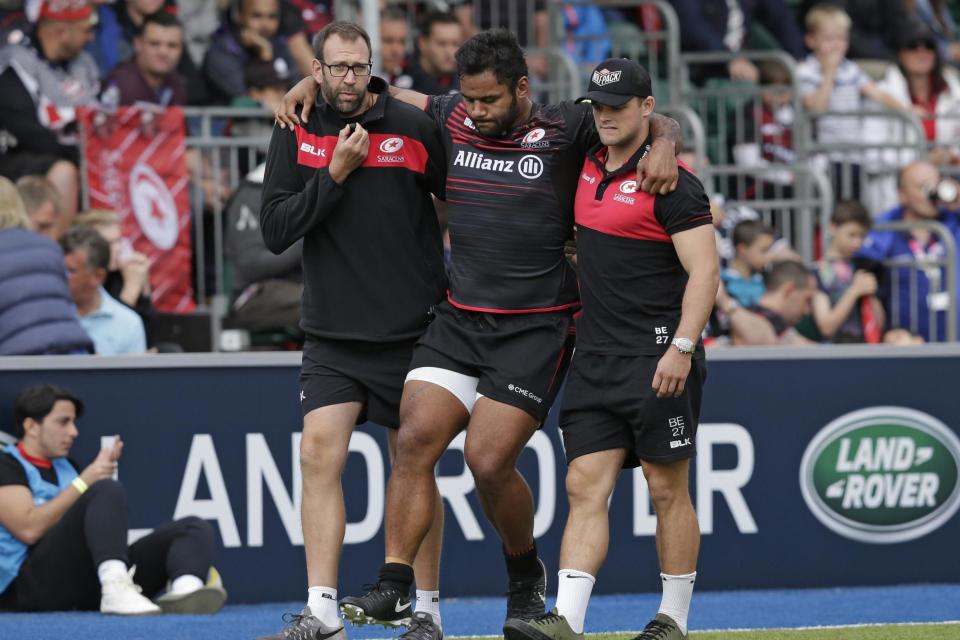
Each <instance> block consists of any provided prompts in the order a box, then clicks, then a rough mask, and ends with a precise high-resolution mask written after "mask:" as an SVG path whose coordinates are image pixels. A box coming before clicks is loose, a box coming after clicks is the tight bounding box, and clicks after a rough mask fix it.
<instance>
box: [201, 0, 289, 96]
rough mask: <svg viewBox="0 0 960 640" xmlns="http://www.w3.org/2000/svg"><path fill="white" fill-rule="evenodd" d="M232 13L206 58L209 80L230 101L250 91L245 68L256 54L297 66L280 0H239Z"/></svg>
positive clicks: (262, 57) (206, 72)
mask: <svg viewBox="0 0 960 640" xmlns="http://www.w3.org/2000/svg"><path fill="white" fill-rule="evenodd" d="M231 6H232V10H231V11H230V17H229V19H228V21H227V22H226V24H224V25H223V26H222V27H221V29H220V31H218V32H217V35H216V36H215V37H214V40H213V42H212V43H211V45H210V49H209V50H208V51H207V57H206V59H205V60H204V62H203V70H204V73H205V74H206V76H207V80H208V82H209V83H210V85H211V86H212V87H214V88H215V89H216V91H217V93H218V94H219V96H220V98H221V99H222V100H223V101H225V102H229V101H230V100H232V99H233V98H238V97H240V96H242V95H244V94H246V92H247V87H246V84H245V83H244V79H243V71H244V69H245V68H246V65H247V62H249V61H250V60H251V59H252V58H257V59H260V60H264V61H267V62H269V61H272V60H280V61H282V62H281V64H285V65H286V68H287V73H289V72H290V70H291V69H293V68H294V63H293V59H292V58H291V56H290V51H289V50H288V49H287V45H286V38H285V37H284V36H283V35H281V34H280V32H279V28H280V1H279V0H235V3H234V4H233V5H231Z"/></svg>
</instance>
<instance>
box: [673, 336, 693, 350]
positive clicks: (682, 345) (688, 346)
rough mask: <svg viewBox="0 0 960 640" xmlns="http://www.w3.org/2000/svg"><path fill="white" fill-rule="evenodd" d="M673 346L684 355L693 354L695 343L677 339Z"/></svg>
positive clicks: (687, 339)
mask: <svg viewBox="0 0 960 640" xmlns="http://www.w3.org/2000/svg"><path fill="white" fill-rule="evenodd" d="M673 344H674V345H675V346H676V347H677V349H679V350H680V351H681V352H683V353H692V352H693V341H692V340H690V339H689V338H677V339H676V340H674V341H673Z"/></svg>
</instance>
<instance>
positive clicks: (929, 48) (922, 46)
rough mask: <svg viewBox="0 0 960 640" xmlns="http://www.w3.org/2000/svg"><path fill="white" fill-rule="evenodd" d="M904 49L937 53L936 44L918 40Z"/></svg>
mask: <svg viewBox="0 0 960 640" xmlns="http://www.w3.org/2000/svg"><path fill="white" fill-rule="evenodd" d="M904 49H911V50H912V49H926V50H927V51H936V49H937V47H936V45H935V44H933V43H932V42H930V41H929V40H917V41H916V42H909V43H907V46H905V47H904Z"/></svg>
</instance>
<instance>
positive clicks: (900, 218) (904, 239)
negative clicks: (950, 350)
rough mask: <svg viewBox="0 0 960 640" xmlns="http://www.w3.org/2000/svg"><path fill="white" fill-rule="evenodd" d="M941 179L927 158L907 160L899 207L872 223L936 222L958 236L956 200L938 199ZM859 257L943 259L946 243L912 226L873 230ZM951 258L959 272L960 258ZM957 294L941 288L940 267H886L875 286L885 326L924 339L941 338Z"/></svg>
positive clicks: (899, 184)
mask: <svg viewBox="0 0 960 640" xmlns="http://www.w3.org/2000/svg"><path fill="white" fill-rule="evenodd" d="M940 181H941V176H940V171H939V170H938V169H937V167H936V166H934V165H933V164H931V163H930V162H927V161H917V162H911V163H910V164H908V165H907V166H905V167H904V168H903V169H901V170H900V173H899V174H898V175H897V196H898V197H899V199H900V204H899V206H897V207H895V208H893V209H891V210H890V211H887V212H886V213H883V214H881V215H880V216H879V217H877V219H876V220H877V222H881V223H883V222H925V221H929V222H939V223H941V224H943V225H944V226H945V227H946V228H947V230H948V231H949V232H950V233H951V234H952V235H953V236H954V238H960V222H958V215H957V209H958V208H960V202H958V201H957V200H956V199H953V200H952V201H951V202H942V201H940V200H939V196H938V188H937V187H938V185H939V184H940ZM954 191H955V190H954ZM953 195H954V197H955V193H954V194H953ZM860 255H861V256H864V257H867V258H870V259H872V260H876V261H881V262H885V261H889V260H892V259H901V260H908V261H910V262H918V263H920V262H923V261H925V260H940V259H943V258H944V256H945V255H946V247H945V245H944V243H943V242H942V241H941V240H940V238H938V237H937V235H936V234H934V233H933V232H932V231H931V230H930V229H929V228H925V227H916V228H913V229H912V230H910V231H908V232H905V231H878V230H876V229H874V230H873V231H871V232H870V234H869V235H868V236H867V239H866V241H865V242H864V244H863V248H862V249H861V250H860ZM955 259H956V260H957V268H958V270H960V256H957V257H956V258H955ZM914 284H915V285H916V286H915V287H914V286H913V285H914ZM956 295H958V292H957V291H948V290H946V278H945V273H944V270H943V269H941V268H937V267H936V266H928V267H927V268H910V267H896V268H890V272H889V273H888V276H887V277H886V278H884V279H883V282H882V283H881V288H880V299H881V300H882V301H883V304H884V309H885V310H886V315H887V318H889V324H890V326H891V327H902V328H904V329H908V330H910V331H911V332H912V333H916V334H919V335H921V336H922V337H923V339H924V340H926V341H927V342H932V341H942V340H945V339H946V335H947V334H946V320H947V317H946V315H947V314H946V311H947V308H948V306H949V303H950V296H956Z"/></svg>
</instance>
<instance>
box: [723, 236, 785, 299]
mask: <svg viewBox="0 0 960 640" xmlns="http://www.w3.org/2000/svg"><path fill="white" fill-rule="evenodd" d="M774 240H775V236H774V233H773V229H771V228H770V227H768V226H767V225H765V224H764V223H763V222H761V221H759V220H745V221H743V222H741V223H739V224H738V225H737V226H736V227H734V228H733V251H734V254H733V259H731V260H730V263H729V265H728V266H727V268H726V269H724V270H723V272H722V273H721V274H720V279H721V280H722V281H723V286H724V287H725V288H726V291H727V293H728V294H729V295H730V296H731V297H733V298H734V299H735V300H736V301H737V302H739V303H740V304H741V305H742V306H744V307H752V306H753V305H755V304H757V302H759V301H760V298H761V296H763V292H764V286H763V270H764V269H765V268H766V266H767V262H768V261H769V256H770V248H771V247H772V246H773V243H774Z"/></svg>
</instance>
